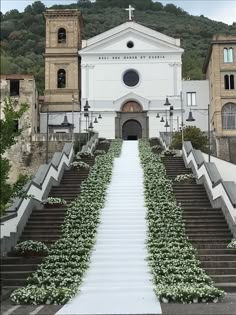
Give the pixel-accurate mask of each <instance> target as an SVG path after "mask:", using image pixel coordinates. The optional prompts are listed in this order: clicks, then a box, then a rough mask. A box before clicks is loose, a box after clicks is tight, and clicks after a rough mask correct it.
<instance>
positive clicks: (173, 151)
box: [164, 149, 176, 156]
mask: <svg viewBox="0 0 236 315" xmlns="http://www.w3.org/2000/svg"><path fill="white" fill-rule="evenodd" d="M164 155H165V156H175V155H176V151H175V150H171V149H166V150H165V151H164Z"/></svg>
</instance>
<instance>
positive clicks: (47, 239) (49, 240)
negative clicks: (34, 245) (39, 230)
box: [20, 234, 60, 243]
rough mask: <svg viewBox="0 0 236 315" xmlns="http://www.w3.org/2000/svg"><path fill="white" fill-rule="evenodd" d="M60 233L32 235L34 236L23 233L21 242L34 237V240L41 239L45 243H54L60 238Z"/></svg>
mask: <svg viewBox="0 0 236 315" xmlns="http://www.w3.org/2000/svg"><path fill="white" fill-rule="evenodd" d="M59 235H60V234H58V235H31V236H32V237H29V235H22V236H21V238H20V241H21V242H24V241H28V240H29V239H32V240H34V241H41V242H44V243H52V242H55V241H56V240H58V238H59Z"/></svg>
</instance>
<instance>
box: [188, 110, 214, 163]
mask: <svg viewBox="0 0 236 315" xmlns="http://www.w3.org/2000/svg"><path fill="white" fill-rule="evenodd" d="M193 110H196V111H203V110H204V111H206V110H207V118H208V162H211V117H210V104H208V106H207V109H206V108H200V109H199V108H196V109H195V108H194V109H192V110H191V109H190V111H189V114H188V118H187V119H186V121H189V122H193V121H195V119H194V118H193V114H192V111H193Z"/></svg>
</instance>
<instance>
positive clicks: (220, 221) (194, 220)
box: [183, 217, 228, 226]
mask: <svg viewBox="0 0 236 315" xmlns="http://www.w3.org/2000/svg"><path fill="white" fill-rule="evenodd" d="M183 221H184V222H186V224H188V226H191V225H193V226H195V225H199V224H200V225H201V224H202V225H205V224H206V225H208V224H215V225H221V224H222V225H223V224H224V225H227V223H226V221H225V220H224V218H223V219H222V218H221V217H218V218H215V219H214V218H213V219H212V218H205V217H204V218H201V217H200V218H194V217H191V218H189V219H183ZM227 226H228V225H227Z"/></svg>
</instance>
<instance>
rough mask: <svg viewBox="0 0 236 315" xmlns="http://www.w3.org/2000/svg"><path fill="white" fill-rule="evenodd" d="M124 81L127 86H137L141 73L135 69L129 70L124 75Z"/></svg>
mask: <svg viewBox="0 0 236 315" xmlns="http://www.w3.org/2000/svg"><path fill="white" fill-rule="evenodd" d="M123 81H124V84H125V85H127V86H131V87H132V86H135V85H137V84H138V83H139V75H138V73H137V72H136V71H135V70H128V71H126V72H125V74H124V76H123Z"/></svg>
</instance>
